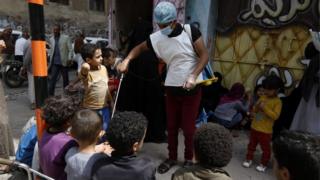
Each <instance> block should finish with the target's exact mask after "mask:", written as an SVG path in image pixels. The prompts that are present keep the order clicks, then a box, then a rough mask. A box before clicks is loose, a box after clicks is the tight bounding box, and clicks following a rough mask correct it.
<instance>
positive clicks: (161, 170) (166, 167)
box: [157, 159, 177, 174]
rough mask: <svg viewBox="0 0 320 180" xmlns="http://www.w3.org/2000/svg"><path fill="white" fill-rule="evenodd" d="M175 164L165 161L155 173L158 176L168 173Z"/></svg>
mask: <svg viewBox="0 0 320 180" xmlns="http://www.w3.org/2000/svg"><path fill="white" fill-rule="evenodd" d="M176 164H177V161H175V160H171V159H167V160H165V161H164V162H163V163H161V164H160V165H159V166H158V169H157V171H158V173H159V174H164V173H166V172H168V171H169V170H170V169H171V168H172V167H173V166H175V165H176Z"/></svg>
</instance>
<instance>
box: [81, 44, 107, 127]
mask: <svg viewBox="0 0 320 180" xmlns="http://www.w3.org/2000/svg"><path fill="white" fill-rule="evenodd" d="M81 56H82V58H83V59H84V61H85V62H84V63H83V64H82V66H81V70H80V73H79V77H80V79H82V81H83V84H84V87H85V92H84V98H83V104H82V106H83V107H84V108H88V109H92V110H96V111H97V112H98V113H99V114H100V115H101V116H102V119H103V129H104V130H106V129H107V127H108V122H109V119H110V112H109V109H108V101H111V99H110V97H111V96H110V95H108V93H109V91H108V80H109V79H108V72H107V69H106V68H105V67H104V66H102V65H101V63H102V52H101V49H100V48H98V46H97V45H94V44H85V45H83V47H82V49H81Z"/></svg>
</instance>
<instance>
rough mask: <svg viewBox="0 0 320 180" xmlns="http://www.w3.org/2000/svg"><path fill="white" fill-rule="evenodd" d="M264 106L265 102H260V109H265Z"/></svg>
mask: <svg viewBox="0 0 320 180" xmlns="http://www.w3.org/2000/svg"><path fill="white" fill-rule="evenodd" d="M264 106H265V102H263V101H262V102H260V103H259V104H258V107H259V109H260V110H263V108H264Z"/></svg>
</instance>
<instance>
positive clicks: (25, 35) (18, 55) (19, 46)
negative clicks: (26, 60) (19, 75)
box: [14, 29, 29, 62]
mask: <svg viewBox="0 0 320 180" xmlns="http://www.w3.org/2000/svg"><path fill="white" fill-rule="evenodd" d="M28 39H29V32H28V30H27V29H24V30H23V31H22V36H21V37H20V38H19V39H18V40H17V41H16V44H15V48H14V59H15V60H17V61H20V62H22V61H23V56H24V52H25V51H26V50H25V48H26V47H27V45H26V44H27V41H28Z"/></svg>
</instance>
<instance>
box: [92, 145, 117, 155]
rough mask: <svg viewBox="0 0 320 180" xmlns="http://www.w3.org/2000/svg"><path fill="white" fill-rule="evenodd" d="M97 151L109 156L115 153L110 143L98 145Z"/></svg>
mask: <svg viewBox="0 0 320 180" xmlns="http://www.w3.org/2000/svg"><path fill="white" fill-rule="evenodd" d="M95 151H96V152H97V153H105V154H107V155H108V156H111V152H112V151H113V148H112V147H111V146H110V144H109V143H108V142H104V143H101V144H99V145H96V146H95Z"/></svg>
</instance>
